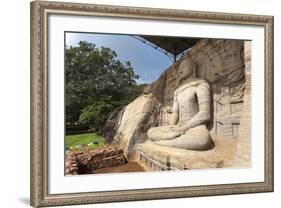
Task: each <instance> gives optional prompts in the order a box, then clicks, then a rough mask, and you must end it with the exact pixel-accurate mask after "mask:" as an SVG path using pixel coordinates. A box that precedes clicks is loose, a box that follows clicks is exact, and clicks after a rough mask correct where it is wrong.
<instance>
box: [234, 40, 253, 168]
mask: <svg viewBox="0 0 281 208" xmlns="http://www.w3.org/2000/svg"><path fill="white" fill-rule="evenodd" d="M244 54H245V71H246V83H245V93H244V103H243V107H242V108H243V111H242V115H241V121H240V125H241V128H239V137H238V139H237V151H236V153H235V157H234V160H233V161H232V166H235V167H249V166H250V165H251V93H250V92H251V76H250V75H251V41H245V53H244Z"/></svg>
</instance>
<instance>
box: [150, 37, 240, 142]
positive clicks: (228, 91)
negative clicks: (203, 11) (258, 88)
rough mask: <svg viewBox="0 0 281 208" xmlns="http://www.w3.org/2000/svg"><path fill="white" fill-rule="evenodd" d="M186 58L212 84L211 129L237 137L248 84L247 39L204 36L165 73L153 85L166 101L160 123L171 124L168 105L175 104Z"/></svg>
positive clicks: (223, 135)
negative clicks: (219, 38) (245, 47)
mask: <svg viewBox="0 0 281 208" xmlns="http://www.w3.org/2000/svg"><path fill="white" fill-rule="evenodd" d="M183 61H184V62H193V63H194V64H195V65H196V66H197V70H196V76H197V77H199V78H202V79H205V80H207V81H208V82H209V83H210V85H211V89H212V93H211V94H212V101H213V102H212V104H213V106H212V111H213V113H212V122H211V123H210V126H209V129H210V130H211V131H212V132H214V133H215V134H218V135H221V136H222V137H223V138H226V139H235V138H237V137H238V134H239V125H240V116H241V110H242V108H243V95H244V86H245V65H244V41H239V40H211V39H202V40H200V41H198V42H197V43H196V44H195V45H194V46H193V48H192V49H191V50H190V51H189V52H188V53H187V54H186V55H185V56H183V57H182V59H181V60H179V61H178V62H177V63H175V64H173V65H171V67H169V68H168V69H167V70H166V71H165V72H164V73H163V74H162V75H161V77H160V79H159V80H158V81H157V82H155V83H154V84H153V85H155V86H154V87H152V91H153V93H154V94H156V95H158V97H159V99H160V101H161V103H162V105H161V109H160V117H159V125H160V126H162V125H167V124H168V121H169V116H170V114H168V113H166V112H165V110H164V109H165V107H167V106H172V103H173V93H174V91H175V89H176V88H177V87H178V84H177V83H178V81H179V80H180V79H181V77H180V75H179V74H178V73H177V70H178V66H179V64H180V63H181V62H183ZM158 82H160V83H161V84H159V83H158ZM157 86H158V87H157ZM161 92H162V94H161ZM159 94H161V96H159Z"/></svg>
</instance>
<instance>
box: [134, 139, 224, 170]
mask: <svg viewBox="0 0 281 208" xmlns="http://www.w3.org/2000/svg"><path fill="white" fill-rule="evenodd" d="M219 146H220V145H218V146H215V147H214V148H213V149H211V150H206V151H192V150H184V149H176V148H172V147H165V146H160V145H157V144H154V143H153V142H151V141H147V142H145V143H143V144H140V145H138V147H137V151H136V152H137V154H136V159H137V160H138V162H139V163H140V164H141V165H142V166H143V167H144V168H145V169H146V170H150V171H151V170H152V171H153V170H156V171H159V170H191V169H208V168H221V167H224V160H226V157H224V154H223V152H222V150H221V149H219V148H218V147H219Z"/></svg>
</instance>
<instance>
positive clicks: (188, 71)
mask: <svg viewBox="0 0 281 208" xmlns="http://www.w3.org/2000/svg"><path fill="white" fill-rule="evenodd" d="M194 70H195V66H194V65H192V64H190V63H188V62H186V61H183V62H182V63H181V64H180V66H179V70H178V73H179V76H180V77H181V79H186V78H189V77H193V75H194Z"/></svg>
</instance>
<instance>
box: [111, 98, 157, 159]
mask: <svg viewBox="0 0 281 208" xmlns="http://www.w3.org/2000/svg"><path fill="white" fill-rule="evenodd" d="M158 109H159V103H158V101H157V100H156V99H155V97H154V96H153V95H152V94H147V95H142V96H140V97H138V98H137V99H135V100H134V101H133V102H132V103H130V104H129V105H127V106H126V108H125V111H124V113H123V116H122V119H121V124H120V126H119V128H118V130H117V132H116V135H115V137H114V140H113V142H112V145H114V146H116V147H118V148H120V149H123V150H124V153H125V155H127V156H128V154H129V153H130V151H131V150H132V148H133V147H134V145H135V144H137V143H141V142H144V141H145V140H146V138H147V137H146V132H147V130H148V129H149V128H150V127H151V126H154V125H155V124H156V123H157V115H158V112H159V111H158Z"/></svg>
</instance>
